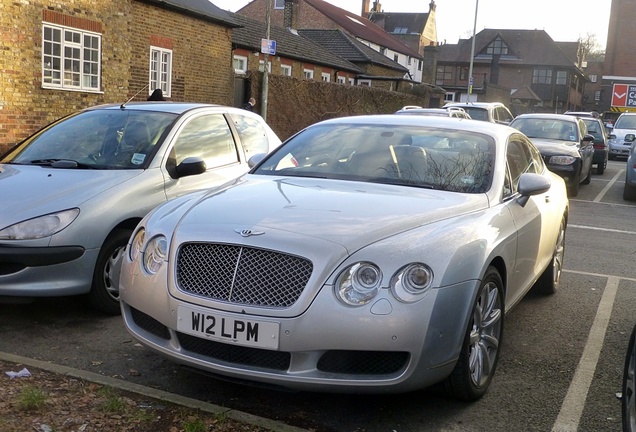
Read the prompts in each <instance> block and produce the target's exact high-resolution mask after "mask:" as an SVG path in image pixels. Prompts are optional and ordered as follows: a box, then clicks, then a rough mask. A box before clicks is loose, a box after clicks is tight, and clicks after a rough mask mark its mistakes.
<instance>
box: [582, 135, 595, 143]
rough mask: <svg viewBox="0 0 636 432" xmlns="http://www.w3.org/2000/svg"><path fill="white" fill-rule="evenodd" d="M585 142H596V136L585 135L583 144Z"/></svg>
mask: <svg viewBox="0 0 636 432" xmlns="http://www.w3.org/2000/svg"><path fill="white" fill-rule="evenodd" d="M585 141H588V142H592V141H594V135H590V134H585V135H583V142H585Z"/></svg>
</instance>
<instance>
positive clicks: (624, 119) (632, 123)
mask: <svg viewBox="0 0 636 432" xmlns="http://www.w3.org/2000/svg"><path fill="white" fill-rule="evenodd" d="M614 129H636V115H628V116H626V115H622V116H620V117H619V118H618V120H616V124H615V125H614Z"/></svg>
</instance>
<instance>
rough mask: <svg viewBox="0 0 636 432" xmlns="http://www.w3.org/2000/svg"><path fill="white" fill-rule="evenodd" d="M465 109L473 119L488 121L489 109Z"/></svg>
mask: <svg viewBox="0 0 636 432" xmlns="http://www.w3.org/2000/svg"><path fill="white" fill-rule="evenodd" d="M463 108H464V111H466V112H467V113H468V115H470V118H471V119H473V120H482V121H488V110H487V109H484V108H477V107H471V106H465V107H463Z"/></svg>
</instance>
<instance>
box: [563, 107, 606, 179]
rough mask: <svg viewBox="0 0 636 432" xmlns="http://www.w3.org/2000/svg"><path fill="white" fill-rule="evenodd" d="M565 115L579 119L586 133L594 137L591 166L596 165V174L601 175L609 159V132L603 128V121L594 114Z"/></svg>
mask: <svg viewBox="0 0 636 432" xmlns="http://www.w3.org/2000/svg"><path fill="white" fill-rule="evenodd" d="M565 114H567V115H571V116H575V117H581V119H582V120H583V122H584V123H585V126H587V133H589V134H590V135H592V136H593V137H594V143H593V145H594V158H593V159H592V164H594V165H596V174H599V175H600V174H603V173H604V172H605V168H607V160H608V159H609V144H608V140H609V132H607V129H606V128H605V124H604V123H603V120H602V119H601V118H600V117H599V115H598V113H595V112H574V111H566V112H565Z"/></svg>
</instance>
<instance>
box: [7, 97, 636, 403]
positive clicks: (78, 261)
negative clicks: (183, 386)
mask: <svg viewBox="0 0 636 432" xmlns="http://www.w3.org/2000/svg"><path fill="white" fill-rule="evenodd" d="M502 107H503V108H502ZM395 114H397V115H374V116H355V117H344V118H340V119H333V120H327V121H323V122H319V123H317V124H315V125H311V126H309V127H307V128H305V129H304V130H302V131H300V132H299V133H297V134H296V135H294V136H293V137H291V138H290V139H288V140H287V141H286V142H285V143H281V141H280V140H279V139H278V137H276V135H275V134H274V132H273V131H272V130H271V129H270V128H269V126H267V124H266V123H265V122H264V121H263V119H262V118H261V117H260V116H258V115H257V114H253V113H251V112H248V111H245V110H241V109H236V108H229V107H222V106H215V105H207V104H186V103H174V102H161V103H129V104H128V103H125V104H122V105H119V104H118V105H106V106H99V107H94V108H90V109H86V110H83V111H81V112H79V113H76V114H74V115H71V116H68V117H67V118H64V119H61V120H59V121H57V122H54V123H53V124H51V125H49V126H47V127H45V128H44V129H42V130H41V131H39V132H37V133H35V134H34V135H33V136H31V137H29V138H27V139H26V140H24V141H23V142H21V143H20V144H18V145H17V146H15V147H14V148H13V149H11V150H10V151H9V152H7V153H6V154H4V155H3V156H2V157H1V158H0V200H2V202H3V204H5V205H6V207H7V208H11V209H13V211H11V212H3V213H1V214H0V297H10V298H13V299H27V298H33V297H39V296H55V295H76V294H83V295H86V296H87V298H88V299H89V301H90V303H91V304H92V305H93V306H94V307H96V308H97V309H99V310H101V311H103V312H107V313H111V314H113V313H121V314H122V316H123V321H124V324H125V326H126V328H127V329H128V331H129V332H130V333H131V334H132V335H133V336H134V337H135V338H136V339H137V340H139V341H140V342H141V343H142V344H143V345H145V346H146V347H148V348H149V349H150V350H152V351H155V352H157V353H159V354H162V355H164V356H167V357H169V358H171V359H172V360H173V361H175V362H177V363H180V364H185V365H189V366H192V367H194V368H198V369H202V370H204V371H208V372H212V373H215V374H219V375H223V376H226V377H227V378H229V379H236V380H240V381H243V380H247V381H255V382H260V383H265V384H271V385H277V386H281V387H287V388H290V389H296V390H313V391H335V392H404V391H410V390H416V389H420V388H424V387H428V386H430V385H433V384H436V383H440V382H442V383H444V388H446V389H447V390H448V392H449V393H450V394H451V395H453V396H455V397H457V398H459V399H462V400H468V401H474V400H476V399H479V398H480V397H482V396H483V395H484V394H485V393H486V391H487V389H488V387H489V385H490V383H491V381H492V379H493V376H494V373H495V370H496V367H497V361H498V357H499V353H500V350H501V346H500V343H501V340H502V338H503V332H504V327H505V326H504V319H505V317H506V314H507V313H508V312H509V311H510V310H511V309H512V308H513V307H514V305H515V304H517V303H518V301H520V299H521V298H522V297H523V296H524V295H525V294H526V293H527V292H528V291H529V290H530V289H532V288H533V287H534V289H536V290H537V291H540V292H543V293H546V294H553V293H555V292H556V291H557V290H558V286H559V281H560V276H561V270H562V266H563V259H564V252H565V242H564V238H565V230H566V227H567V221H568V213H569V201H568V196H576V195H577V193H578V191H579V185H580V184H586V183H589V181H590V176H591V173H592V166H593V165H594V164H595V165H596V166H597V173H599V174H602V173H603V172H604V170H605V167H606V164H607V159H608V157H609V156H608V155H609V151H608V146H607V142H606V138H607V132H606V130H605V129H604V127H603V124H602V122H601V121H600V120H599V119H598V118H597V117H594V116H592V115H586V114H584V113H567V114H523V115H520V116H517V117H516V118H514V119H513V117H512V115H511V114H510V112H509V111H508V110H507V108H505V106H503V105H502V104H497V103H466V104H449V105H447V106H445V107H444V108H441V109H426V108H421V107H414V106H410V107H404V108H403V109H402V110H400V111H398V112H397V113H395ZM474 120H478V121H474ZM634 163H636V160H635V162H634ZM628 171H629V170H628ZM628 175H629V173H628ZM626 188H627V182H626ZM626 190H627V189H626ZM547 196H549V197H550V199H546V197H547ZM537 226H540V227H541V230H540V233H539V235H537V231H536V227H537ZM520 245H523V247H521V246H520ZM520 251H521V252H520ZM513 275H514V276H513ZM504 293H505V295H504ZM398 318H399V319H398ZM433 323H434V325H433ZM632 400H633V399H632Z"/></svg>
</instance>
